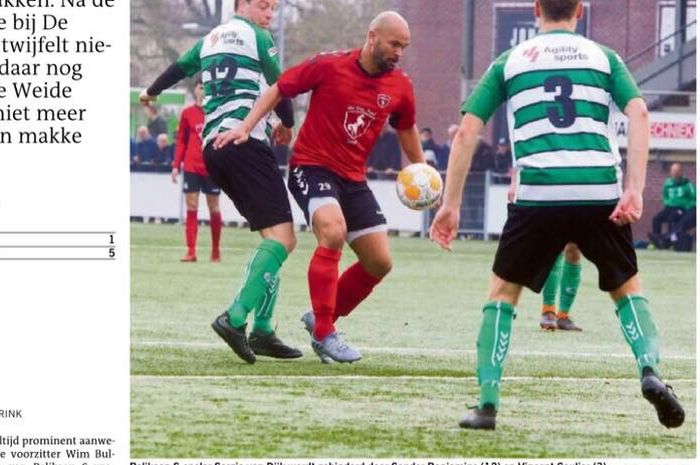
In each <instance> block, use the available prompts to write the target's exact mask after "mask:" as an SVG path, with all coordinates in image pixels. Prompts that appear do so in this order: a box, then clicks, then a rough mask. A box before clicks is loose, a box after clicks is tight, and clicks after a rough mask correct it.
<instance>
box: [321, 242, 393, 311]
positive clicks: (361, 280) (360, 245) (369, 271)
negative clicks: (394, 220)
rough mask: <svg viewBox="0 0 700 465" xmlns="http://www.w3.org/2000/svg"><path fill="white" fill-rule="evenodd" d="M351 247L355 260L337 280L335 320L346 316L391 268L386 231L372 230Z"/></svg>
mask: <svg viewBox="0 0 700 465" xmlns="http://www.w3.org/2000/svg"><path fill="white" fill-rule="evenodd" d="M350 247H351V248H352V249H353V251H354V252H355V254H356V255H357V258H358V261H357V262H355V263H353V264H352V265H350V267H348V268H347V269H346V270H345V271H344V272H343V274H342V275H341V276H340V279H339V280H338V294H337V296H336V305H335V315H334V320H337V319H338V318H341V317H345V316H348V315H349V314H350V312H352V311H353V310H354V309H355V308H356V307H357V306H358V305H359V304H360V303H361V302H362V301H363V300H365V299H366V298H367V296H369V295H370V294H371V293H372V290H373V289H374V288H375V286H377V284H379V283H380V282H381V280H382V279H383V278H384V276H386V275H387V274H388V273H389V271H391V266H392V263H391V254H390V252H389V237H388V236H387V234H386V232H373V233H369V234H366V235H362V236H360V237H357V238H354V239H353V241H352V242H350Z"/></svg>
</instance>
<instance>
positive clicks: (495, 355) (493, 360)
mask: <svg viewBox="0 0 700 465" xmlns="http://www.w3.org/2000/svg"><path fill="white" fill-rule="evenodd" d="M483 314H484V316H483V319H482V321H481V329H480V330H479V339H478V340H477V341H476V358H477V362H476V363H477V365H476V375H477V379H478V381H479V390H480V395H479V408H483V407H484V404H492V405H493V406H494V408H495V409H496V410H498V407H499V404H500V393H499V391H500V387H501V375H502V373H503V363H504V362H505V360H506V355H507V353H508V345H509V344H510V331H511V324H512V322H513V318H514V317H515V309H514V308H513V306H512V305H510V304H509V303H506V302H502V301H496V302H489V303H487V304H486V305H485V306H484V309H483Z"/></svg>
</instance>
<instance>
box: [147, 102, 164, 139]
mask: <svg viewBox="0 0 700 465" xmlns="http://www.w3.org/2000/svg"><path fill="white" fill-rule="evenodd" d="M145 108H146V113H147V114H148V124H147V127H148V132H149V133H150V134H151V137H157V136H158V135H159V134H163V133H167V132H168V123H167V122H166V121H165V118H163V116H162V115H161V114H160V113H159V111H160V109H159V108H158V107H157V106H155V105H145Z"/></svg>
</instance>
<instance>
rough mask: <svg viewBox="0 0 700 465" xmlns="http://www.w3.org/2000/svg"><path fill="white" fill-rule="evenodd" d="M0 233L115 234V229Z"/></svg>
mask: <svg viewBox="0 0 700 465" xmlns="http://www.w3.org/2000/svg"><path fill="white" fill-rule="evenodd" d="M0 234H116V231H0Z"/></svg>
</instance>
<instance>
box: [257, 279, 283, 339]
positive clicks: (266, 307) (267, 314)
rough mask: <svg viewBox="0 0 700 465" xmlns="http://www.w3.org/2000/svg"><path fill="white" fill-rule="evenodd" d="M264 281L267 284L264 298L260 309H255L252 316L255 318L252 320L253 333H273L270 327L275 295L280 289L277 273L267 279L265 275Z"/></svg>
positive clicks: (275, 301) (275, 299)
mask: <svg viewBox="0 0 700 465" xmlns="http://www.w3.org/2000/svg"><path fill="white" fill-rule="evenodd" d="M265 281H266V282H267V288H266V289H265V296H264V297H263V301H262V304H260V308H259V309H257V310H256V311H255V315H253V316H254V317H255V319H254V320H253V331H255V332H259V333H265V334H270V333H272V332H273V331H274V328H273V327H272V314H273V312H274V311H275V304H276V303H277V293H278V292H279V288H280V287H279V286H280V277H279V273H278V274H276V275H275V276H273V277H271V278H269V279H268V276H267V275H265Z"/></svg>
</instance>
